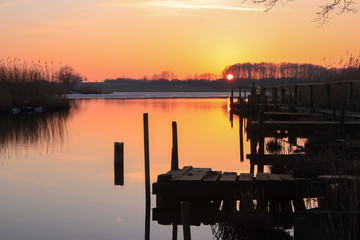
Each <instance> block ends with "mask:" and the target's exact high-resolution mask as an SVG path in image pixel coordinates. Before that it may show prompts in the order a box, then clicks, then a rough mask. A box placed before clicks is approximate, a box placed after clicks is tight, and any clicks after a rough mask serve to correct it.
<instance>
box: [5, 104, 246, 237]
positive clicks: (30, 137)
mask: <svg viewBox="0 0 360 240" xmlns="http://www.w3.org/2000/svg"><path fill="white" fill-rule="evenodd" d="M74 101H75V102H74V103H75V107H74V108H73V109H72V110H71V111H70V112H69V113H65V114H58V115H54V116H48V117H47V118H45V120H44V119H43V117H41V118H40V117H36V116H25V117H22V118H19V117H12V118H7V119H1V125H0V128H1V131H0V135H1V136H0V137H1V141H0V144H1V145H0V215H1V217H0V235H1V239H5V240H10V239H17V240H19V239H20V240H21V239H27V240H30V239H34V240H35V239H36V240H40V239H47V240H48V239H53V240H55V239H87V240H92V239H94V240H95V239H96V240H97V239H103V240H107V239H109V240H110V239H129V240H131V239H143V238H144V223H145V187H144V163H143V161H144V160H143V159H144V151H143V123H142V116H143V113H145V112H147V113H149V134H150V167H151V181H152V182H154V181H156V178H157V175H158V174H161V173H165V172H167V171H168V170H169V168H170V157H171V139H172V136H171V122H172V121H177V124H178V138H179V140H178V141H179V143H178V145H179V165H180V167H182V166H186V165H192V166H194V167H211V168H212V169H213V170H222V171H237V172H248V171H249V168H250V167H249V163H248V161H246V160H245V162H242V163H241V162H240V149H239V122H238V118H236V117H234V124H233V127H231V124H230V121H229V113H228V111H227V100H226V99H128V100H124V99H90V100H74ZM24 118H25V119H24ZM116 141H118V142H124V143H125V186H123V187H120V186H114V185H113V161H114V153H113V148H114V142H116ZM249 148H250V147H249V143H248V142H246V138H245V152H244V154H247V153H249V151H250V150H249ZM151 205H152V207H154V206H155V196H152V203H151ZM171 231H172V227H171V226H162V225H159V224H158V223H157V222H154V221H152V222H151V239H171ZM191 231H192V236H193V239H213V237H212V234H211V229H210V226H200V227H191ZM178 236H179V239H182V229H181V228H179V232H178Z"/></svg>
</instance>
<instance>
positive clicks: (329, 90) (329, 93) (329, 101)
mask: <svg viewBox="0 0 360 240" xmlns="http://www.w3.org/2000/svg"><path fill="white" fill-rule="evenodd" d="M326 93H327V99H328V106H329V108H331V107H332V104H331V88H330V84H327V85H326Z"/></svg>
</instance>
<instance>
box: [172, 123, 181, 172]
mask: <svg viewBox="0 0 360 240" xmlns="http://www.w3.org/2000/svg"><path fill="white" fill-rule="evenodd" d="M178 169H179V154H178V140H177V124H176V122H175V121H174V122H172V150H171V170H178Z"/></svg>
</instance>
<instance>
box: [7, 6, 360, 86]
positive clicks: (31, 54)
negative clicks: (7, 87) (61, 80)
mask: <svg viewBox="0 0 360 240" xmlns="http://www.w3.org/2000/svg"><path fill="white" fill-rule="evenodd" d="M284 2H286V1H284ZM322 3H323V1H320V0H305V1H304V0H294V1H290V2H288V3H286V4H282V3H281V2H280V3H279V4H278V5H277V6H276V7H275V8H274V9H273V10H272V11H271V12H269V13H264V11H263V10H264V6H263V5H254V4H252V3H251V2H246V3H243V1H242V0H191V1H190V0H189V1H176V0H174V1H165V0H153V1H150V0H148V1H146V0H123V1H120V0H102V1H101V0H5V1H4V0H0V22H1V24H0V32H1V38H0V58H7V57H10V58H20V59H23V60H27V61H32V60H41V61H43V62H44V61H49V62H50V61H53V62H54V63H55V64H60V62H61V64H70V65H72V66H73V67H74V68H75V70H76V71H78V72H80V73H82V74H84V75H85V76H86V77H87V78H88V80H89V81H103V80H104V79H105V78H116V77H123V76H126V77H135V78H140V77H143V76H145V75H147V76H151V75H152V74H154V73H160V72H162V71H164V70H169V71H172V72H174V73H176V74H178V75H179V77H186V75H187V74H195V73H205V72H210V73H221V71H222V70H223V69H224V67H226V66H227V65H230V64H234V63H241V62H261V61H265V62H301V63H304V62H306V63H314V64H328V63H332V62H338V61H339V60H340V59H341V58H345V57H346V53H347V52H349V53H352V54H355V55H359V54H360V49H359V46H360V44H359V43H360V27H359V23H360V13H359V12H358V13H349V14H343V15H338V14H336V13H334V14H333V15H332V19H331V20H330V22H329V24H327V25H325V26H324V27H322V28H319V27H316V23H315V22H313V21H312V20H313V19H314V17H315V12H316V11H318V10H319V8H318V6H319V5H320V4H322ZM359 8H360V6H359ZM324 58H325V60H324Z"/></svg>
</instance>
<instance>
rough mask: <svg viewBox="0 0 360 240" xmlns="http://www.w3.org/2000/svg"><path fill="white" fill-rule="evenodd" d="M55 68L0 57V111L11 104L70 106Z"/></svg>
mask: <svg viewBox="0 0 360 240" xmlns="http://www.w3.org/2000/svg"><path fill="white" fill-rule="evenodd" d="M57 71H58V70H57V67H55V66H54V65H53V64H52V63H51V64H48V63H47V62H45V63H41V62H40V61H38V62H30V63H29V62H26V61H21V60H19V59H10V58H7V59H1V60H0V112H7V111H10V110H11V108H13V107H17V108H20V107H39V106H41V107H44V108H47V109H58V108H69V101H68V100H67V99H66V98H65V96H64V94H65V93H66V86H65V85H64V84H63V83H62V82H61V79H59V78H58V77H57V76H56V74H57Z"/></svg>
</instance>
